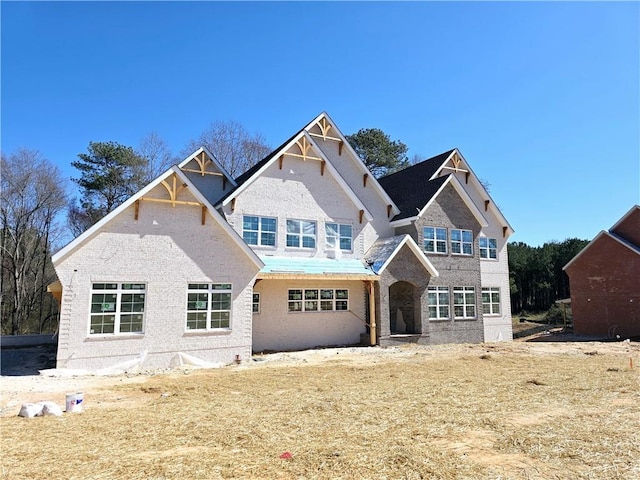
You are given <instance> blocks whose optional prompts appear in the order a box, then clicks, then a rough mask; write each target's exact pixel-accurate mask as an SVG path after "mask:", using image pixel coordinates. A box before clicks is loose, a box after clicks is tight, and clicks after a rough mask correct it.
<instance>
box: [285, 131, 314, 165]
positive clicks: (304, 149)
mask: <svg viewBox="0 0 640 480" xmlns="http://www.w3.org/2000/svg"><path fill="white" fill-rule="evenodd" d="M296 146H297V147H298V148H299V149H300V153H290V152H287V153H285V155H289V156H290V157H296V158H301V159H302V160H303V161H305V162H306V161H307V160H319V161H322V159H321V158H320V157H314V156H312V155H309V150H311V147H312V145H311V142H309V140H307V137H301V138H300V140H298V141H297V142H296Z"/></svg>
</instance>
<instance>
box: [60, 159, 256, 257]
mask: <svg viewBox="0 0 640 480" xmlns="http://www.w3.org/2000/svg"><path fill="white" fill-rule="evenodd" d="M172 174H175V175H176V176H177V177H178V178H179V179H180V180H181V181H182V182H183V183H184V184H185V185H186V186H187V188H188V189H189V191H190V192H191V194H192V195H193V196H194V197H195V198H196V199H197V200H198V201H199V202H200V203H202V205H203V206H205V207H206V208H207V211H208V212H209V215H211V217H212V218H213V219H214V220H215V221H216V223H217V224H218V226H220V227H221V228H222V229H223V230H224V231H225V232H226V233H227V234H228V235H229V236H230V237H231V239H232V240H233V242H234V243H235V244H236V245H238V246H239V247H240V249H241V250H242V251H243V252H244V253H245V254H246V255H247V256H248V257H249V259H250V260H251V261H252V262H253V263H254V264H255V265H256V266H257V267H258V268H262V267H263V266H264V264H263V263H262V260H260V258H259V257H258V255H256V253H255V252H254V251H253V250H252V249H251V248H249V246H248V245H247V244H246V243H245V241H244V240H243V239H242V238H241V237H240V235H239V234H238V233H237V232H236V231H235V230H234V229H233V228H232V227H231V225H229V224H228V223H227V221H226V220H224V219H223V218H222V216H221V215H220V214H219V213H218V212H217V211H216V209H215V208H214V207H213V205H211V203H209V201H208V200H207V198H206V197H205V196H204V195H203V194H202V192H200V191H199V190H198V189H197V188H196V186H195V185H194V184H193V183H192V182H191V181H190V180H189V178H188V177H187V176H186V175H185V173H184V172H183V171H182V170H180V168H179V167H178V166H177V165H174V166H172V167H171V168H169V169H168V170H167V171H166V172H164V173H163V174H161V175H160V176H158V177H157V178H156V179H155V180H153V181H152V182H151V183H149V184H148V185H147V186H146V187H144V188H143V189H141V190H139V191H138V192H137V193H135V194H134V195H132V196H131V197H129V198H128V199H127V200H126V201H124V202H123V203H122V204H120V205H119V206H118V207H117V208H115V209H114V210H112V211H111V212H110V213H108V214H107V215H105V216H104V217H102V218H101V219H100V220H99V221H98V222H96V223H95V224H93V225H92V226H91V227H90V228H88V229H87V230H86V231H85V232H83V233H82V234H81V235H79V236H78V237H76V238H75V239H74V240H72V241H71V242H70V243H68V244H67V245H66V246H64V247H63V248H61V249H60V250H58V251H57V252H56V253H55V254H54V255H52V257H51V261H52V262H53V264H54V265H55V264H57V263H58V262H60V261H61V260H63V259H64V258H66V257H67V256H68V255H69V254H71V253H72V252H73V251H74V250H76V249H77V248H79V247H80V246H81V245H82V244H84V243H85V242H87V241H88V240H90V239H91V237H93V236H94V235H95V234H97V233H98V231H99V230H100V229H101V228H102V227H103V226H105V225H106V224H107V223H109V222H110V221H111V220H112V219H114V218H115V217H116V216H118V215H119V214H120V213H121V212H123V211H125V210H126V209H127V208H129V207H130V206H131V205H132V204H133V203H134V202H135V201H136V200H139V199H140V198H142V197H143V196H144V195H146V194H147V193H149V192H150V191H152V190H153V189H154V188H156V187H157V186H158V185H160V184H161V182H162V181H163V180H165V179H167V178H168V177H169V176H171V175H172Z"/></svg>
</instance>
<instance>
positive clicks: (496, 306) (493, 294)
mask: <svg viewBox="0 0 640 480" xmlns="http://www.w3.org/2000/svg"><path fill="white" fill-rule="evenodd" d="M482 313H483V314H484V315H500V288H499V287H482Z"/></svg>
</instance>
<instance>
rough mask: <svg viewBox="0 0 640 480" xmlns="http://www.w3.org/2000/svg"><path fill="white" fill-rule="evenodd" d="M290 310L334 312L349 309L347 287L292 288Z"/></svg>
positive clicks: (289, 301)
mask: <svg viewBox="0 0 640 480" xmlns="http://www.w3.org/2000/svg"><path fill="white" fill-rule="evenodd" d="M288 309H289V312H333V311H347V310H349V290H347V289H346V288H291V289H289V297H288Z"/></svg>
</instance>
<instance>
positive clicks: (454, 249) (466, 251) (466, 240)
mask: <svg viewBox="0 0 640 480" xmlns="http://www.w3.org/2000/svg"><path fill="white" fill-rule="evenodd" d="M451 253H454V254H457V255H473V232H472V231H471V230H459V229H451Z"/></svg>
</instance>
